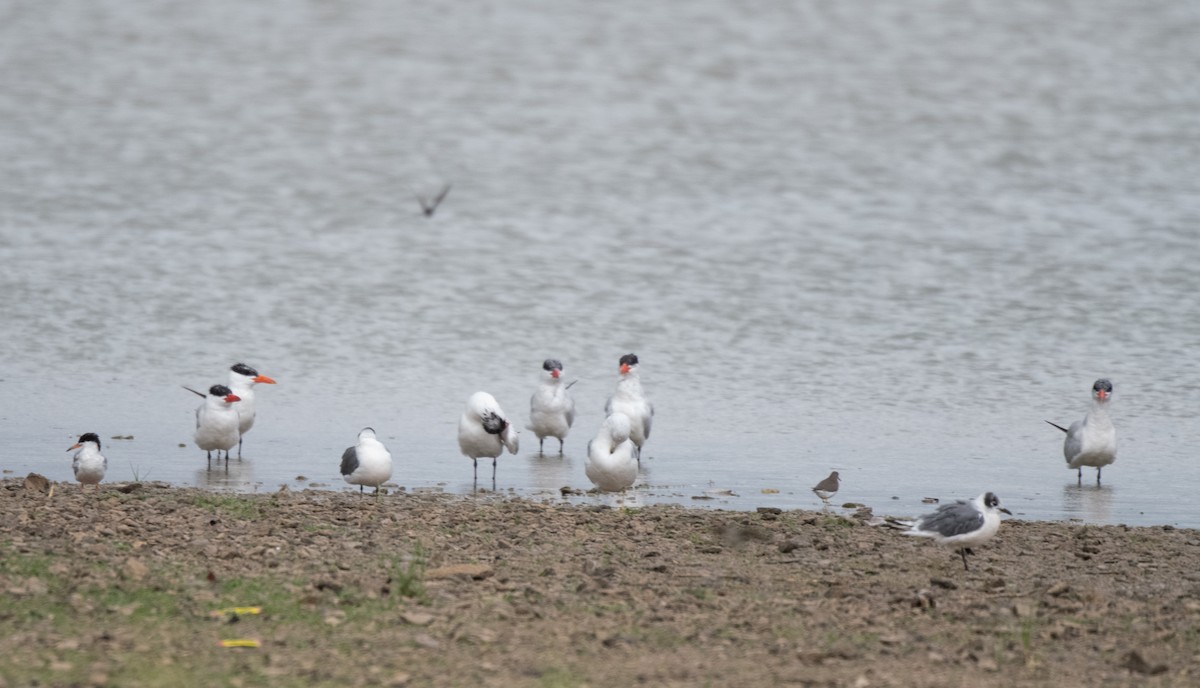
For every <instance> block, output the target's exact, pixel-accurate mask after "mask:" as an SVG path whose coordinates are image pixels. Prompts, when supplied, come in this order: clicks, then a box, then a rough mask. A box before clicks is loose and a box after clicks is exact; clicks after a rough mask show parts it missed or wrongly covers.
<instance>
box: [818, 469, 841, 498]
mask: <svg viewBox="0 0 1200 688" xmlns="http://www.w3.org/2000/svg"><path fill="white" fill-rule="evenodd" d="M840 480H841V479H840V478H839V477H838V472H837V471H834V472H832V473H830V474H829V477H828V478H826V479H824V480H822V481H821V482H819V483H817V484H816V486H815V487H813V489H812V491H813V493H814V494H816V495H817V496H818V497H820V498H821V501H822V502H825V503H826V504H828V503H829V498H830V497H832V496H834V495H835V494H837V491H838V487H839V481H840Z"/></svg>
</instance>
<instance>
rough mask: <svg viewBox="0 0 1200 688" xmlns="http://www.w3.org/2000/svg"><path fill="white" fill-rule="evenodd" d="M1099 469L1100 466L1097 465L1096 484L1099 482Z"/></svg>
mask: <svg viewBox="0 0 1200 688" xmlns="http://www.w3.org/2000/svg"><path fill="white" fill-rule="evenodd" d="M1100 470H1101V468H1100V467H1099V466H1097V467H1096V484H1097V485H1099V484H1100Z"/></svg>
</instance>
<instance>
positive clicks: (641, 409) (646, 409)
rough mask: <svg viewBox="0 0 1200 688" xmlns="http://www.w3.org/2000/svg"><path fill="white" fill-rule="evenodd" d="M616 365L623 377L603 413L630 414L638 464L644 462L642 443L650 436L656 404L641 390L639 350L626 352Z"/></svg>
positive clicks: (630, 427)
mask: <svg viewBox="0 0 1200 688" xmlns="http://www.w3.org/2000/svg"><path fill="white" fill-rule="evenodd" d="M617 365H618V366H619V369H620V371H621V377H620V379H619V380H617V390H616V391H615V392H613V395H612V396H611V397H609V398H608V403H607V404H605V405H604V415H605V416H611V415H612V414H614V413H624V414H625V415H626V416H628V417H629V439H630V440H631V441H632V442H633V446H634V447H635V450H634V455H635V456H636V457H637V460H638V465H641V463H642V445H643V444H645V443H646V440H648V439H650V426H651V425H652V424H653V422H654V404H651V403H650V401H649V400H648V399H646V395H645V393H644V392H642V381H641V378H640V377H639V376H638V357H637V354H625V355H624V356H622V357H621V360H620V361H618V363H617Z"/></svg>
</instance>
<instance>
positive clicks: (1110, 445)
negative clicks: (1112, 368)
mask: <svg viewBox="0 0 1200 688" xmlns="http://www.w3.org/2000/svg"><path fill="white" fill-rule="evenodd" d="M1111 396H1112V383H1111V382H1109V381H1108V380H1104V379H1100V380H1096V382H1095V384H1093V385H1092V407H1091V409H1090V410H1089V411H1088V412H1087V415H1085V416H1084V417H1083V420H1077V421H1075V422H1074V423H1071V427H1069V428H1063V427H1062V426H1061V425H1056V424H1054V423H1050V424H1051V425H1054V427H1056V428H1058V429H1059V430H1064V431H1065V432H1066V433H1067V437H1066V439H1065V440H1063V458H1064V459H1066V462H1067V468H1069V469H1071V470H1078V471H1079V476H1080V478H1081V479H1082V477H1083V467H1084V466H1091V467H1093V468H1095V469H1096V481H1097V482H1099V481H1100V469H1102V468H1103V467H1104V466H1107V465H1109V464H1111V463H1112V462H1114V461H1116V460H1117V429H1116V427H1115V426H1113V422H1112V418H1111V417H1110V416H1109V415H1108V402H1109V398H1110V397H1111Z"/></svg>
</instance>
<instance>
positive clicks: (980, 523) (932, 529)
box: [904, 492, 1011, 569]
mask: <svg viewBox="0 0 1200 688" xmlns="http://www.w3.org/2000/svg"><path fill="white" fill-rule="evenodd" d="M1001 513H1006V514H1008V513H1011V512H1009V510H1008V509H1004V508H1002V507H1001V506H1000V499H999V498H998V497H996V495H995V494H993V493H991V492H985V493H983V494H981V495H979V496H978V497H976V498H975V499H972V500H970V501H965V500H958V501H956V502H954V503H953V504H943V505H942V506H939V507H938V508H937V510H936V511H934V512H933V513H931V514H926V515H924V516H921V517H920V518H918V519H917V520H916V521H914V522H912V523H911V524H910V526H909V528H908V529H907V530H905V531H904V533H905V534H906V535H916V536H918V537H927V538H933V539H934V540H936V541H937V542H938V544H941V545H946V546H947V547H955V548H957V549H958V550H959V552H960V553H961V554H962V560H963V568H964V569H967V568H968V567H967V554H968V553H969V550H970V548H971V547H975V546H976V545H982V544H983V543H985V542H987V541H988V540H991V539H992V537H993V536H995V534H996V531H998V530H1000V514H1001Z"/></svg>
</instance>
